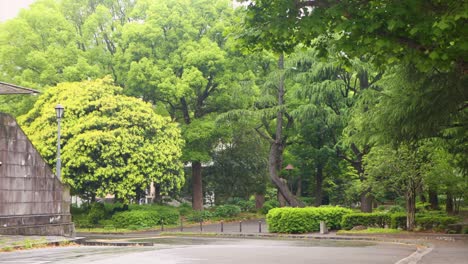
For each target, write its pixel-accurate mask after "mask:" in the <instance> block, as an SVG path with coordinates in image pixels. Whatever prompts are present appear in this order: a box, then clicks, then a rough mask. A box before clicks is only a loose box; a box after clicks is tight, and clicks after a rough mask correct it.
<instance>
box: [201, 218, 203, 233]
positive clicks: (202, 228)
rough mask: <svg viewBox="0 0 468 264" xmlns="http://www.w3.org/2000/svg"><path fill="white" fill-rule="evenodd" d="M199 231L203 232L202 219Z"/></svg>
mask: <svg viewBox="0 0 468 264" xmlns="http://www.w3.org/2000/svg"><path fill="white" fill-rule="evenodd" d="M200 232H203V221H200Z"/></svg>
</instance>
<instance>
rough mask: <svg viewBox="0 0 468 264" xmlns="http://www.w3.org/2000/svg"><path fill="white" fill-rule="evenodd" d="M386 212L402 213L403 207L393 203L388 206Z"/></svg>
mask: <svg viewBox="0 0 468 264" xmlns="http://www.w3.org/2000/svg"><path fill="white" fill-rule="evenodd" d="M388 212H389V213H391V214H394V213H404V212H405V208H403V207H401V206H399V205H394V206H392V207H390V208H388Z"/></svg>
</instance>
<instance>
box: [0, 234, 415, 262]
mask: <svg viewBox="0 0 468 264" xmlns="http://www.w3.org/2000/svg"><path fill="white" fill-rule="evenodd" d="M152 242H154V243H156V246H154V247H96V246H93V247H89V246H76V247H62V248H43V249H33V250H25V251H17V252H9V253H0V264H6V263H8V264H10V263H20V264H47V263H60V264H81V263H93V264H124V263H125V264H132V263H135V264H136V263H138V264H141V263H158V264H179V263H181V264H182V263H183V264H188V263H193V264H199V263H200V264H201V263H203V264H223V263H242V264H244V263H245V264H249V263H252V264H263V263H268V264H272V263H279V264H281V263H285V264H291V263H294V264H297V263H330V264H334V263H347V264H353V263H359V264H364V263H372V264H379V263H395V262H397V261H398V260H400V259H402V258H405V257H407V256H408V255H410V254H411V253H413V252H414V250H415V248H414V247H411V246H405V245H395V244H385V243H370V242H357V241H321V240H261V239H225V238H160V239H157V240H153V241H152Z"/></svg>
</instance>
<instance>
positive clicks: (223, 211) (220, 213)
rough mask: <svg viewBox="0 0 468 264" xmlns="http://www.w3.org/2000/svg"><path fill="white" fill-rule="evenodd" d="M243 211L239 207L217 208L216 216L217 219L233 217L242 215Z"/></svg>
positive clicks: (228, 205)
mask: <svg viewBox="0 0 468 264" xmlns="http://www.w3.org/2000/svg"><path fill="white" fill-rule="evenodd" d="M240 212H241V209H240V207H239V206H237V205H232V204H226V205H220V206H218V207H216V209H215V211H214V216H217V217H233V216H236V215H238V214H240Z"/></svg>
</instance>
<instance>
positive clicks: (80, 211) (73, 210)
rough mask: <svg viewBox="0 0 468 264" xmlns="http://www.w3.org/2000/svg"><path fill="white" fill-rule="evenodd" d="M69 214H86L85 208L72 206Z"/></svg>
mask: <svg viewBox="0 0 468 264" xmlns="http://www.w3.org/2000/svg"><path fill="white" fill-rule="evenodd" d="M70 213H71V214H72V215H82V214H85V213H86V208H85V207H78V206H74V205H72V206H71V207H70Z"/></svg>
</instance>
